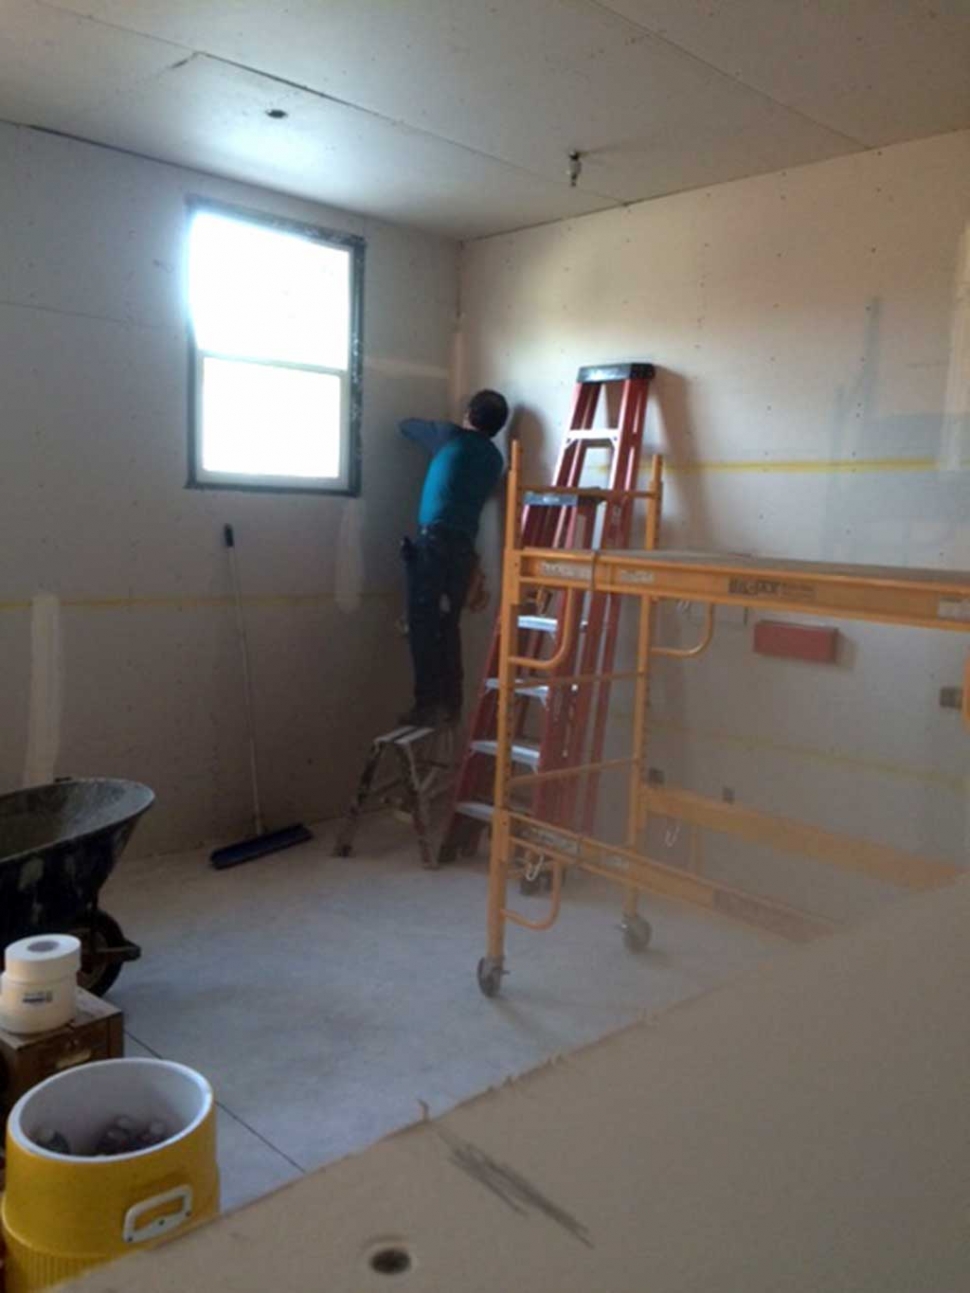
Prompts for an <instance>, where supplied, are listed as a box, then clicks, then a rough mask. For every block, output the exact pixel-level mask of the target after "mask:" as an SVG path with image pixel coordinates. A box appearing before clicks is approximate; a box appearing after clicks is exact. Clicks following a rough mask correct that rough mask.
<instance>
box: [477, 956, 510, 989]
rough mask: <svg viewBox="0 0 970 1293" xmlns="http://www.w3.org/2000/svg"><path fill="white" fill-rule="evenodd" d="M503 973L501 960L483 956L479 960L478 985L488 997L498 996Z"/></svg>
mask: <svg viewBox="0 0 970 1293" xmlns="http://www.w3.org/2000/svg"><path fill="white" fill-rule="evenodd" d="M503 973H504V971H503V969H502V962H501V961H493V960H492V959H491V957H488V956H483V957H482V959H481V960H480V961H479V962H478V986H479V987H480V988H481V990H482V992H483V993H484V994H485V996H486V997H497V996H498V990H499V988H500V987H501V986H502V974H503Z"/></svg>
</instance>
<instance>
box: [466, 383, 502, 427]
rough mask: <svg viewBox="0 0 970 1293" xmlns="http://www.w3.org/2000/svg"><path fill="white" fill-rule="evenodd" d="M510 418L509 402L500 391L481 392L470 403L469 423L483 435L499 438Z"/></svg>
mask: <svg viewBox="0 0 970 1293" xmlns="http://www.w3.org/2000/svg"><path fill="white" fill-rule="evenodd" d="M508 416H509V406H508V402H507V401H506V399H505V396H504V395H500V394H499V392H498V391H479V392H478V394H477V395H473V396H472V397H471V399H470V400H469V401H468V421H469V422H470V423H471V425H472V426H473V427H474V428H475V430H476V431H481V433H482V435H487V436H489V437H492V436H497V435H498V433H499V432H500V431H501V430H502V427H504V426H505V422H506V419H507V418H508Z"/></svg>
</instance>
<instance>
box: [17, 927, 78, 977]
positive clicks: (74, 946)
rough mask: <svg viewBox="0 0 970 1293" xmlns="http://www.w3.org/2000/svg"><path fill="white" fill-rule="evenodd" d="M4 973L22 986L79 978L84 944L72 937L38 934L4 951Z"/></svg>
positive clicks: (69, 935)
mask: <svg viewBox="0 0 970 1293" xmlns="http://www.w3.org/2000/svg"><path fill="white" fill-rule="evenodd" d="M3 959H4V972H5V973H6V974H7V975H8V976H9V977H10V978H11V979H17V980H19V981H20V982H21V983H50V982H51V981H52V980H54V979H64V978H67V977H68V976H70V977H71V978H73V977H74V976H76V974H77V972H78V970H79V969H80V968H81V944H80V942H79V941H78V940H77V939H76V938H75V937H74V936H73V935H72V934H36V935H34V937H33V938H21V939H19V940H18V941H17V942H16V943H11V944H10V946H9V947H8V948H7V950H6V951H5V952H4V958H3Z"/></svg>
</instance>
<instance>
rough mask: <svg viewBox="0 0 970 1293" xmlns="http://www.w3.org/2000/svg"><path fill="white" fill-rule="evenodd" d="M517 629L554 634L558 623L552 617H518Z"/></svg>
mask: <svg viewBox="0 0 970 1293" xmlns="http://www.w3.org/2000/svg"><path fill="white" fill-rule="evenodd" d="M519 628H520V629H531V630H532V632H533V633H555V632H556V631H557V630H558V628H559V621H558V620H557V619H556V618H555V616H553V615H520V616H519Z"/></svg>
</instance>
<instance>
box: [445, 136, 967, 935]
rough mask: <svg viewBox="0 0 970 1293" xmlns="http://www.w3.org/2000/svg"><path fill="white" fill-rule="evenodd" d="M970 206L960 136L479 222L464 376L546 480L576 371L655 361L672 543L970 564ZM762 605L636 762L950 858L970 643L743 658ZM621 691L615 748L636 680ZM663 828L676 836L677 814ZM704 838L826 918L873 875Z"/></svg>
mask: <svg viewBox="0 0 970 1293" xmlns="http://www.w3.org/2000/svg"><path fill="white" fill-rule="evenodd" d="M968 222H970V133H966V132H964V133H960V134H952V135H946V136H941V137H937V138H934V139H929V140H925V141H921V142H918V143H913V144H907V145H901V146H897V147H893V148H887V149H884V150H881V151H879V152H873V153H867V154H864V155H860V156H855V157H850V158H842V159H837V160H834V161H829V162H824V163H821V164H819V165H814V166H807V167H804V168H800V169H798V170H793V171H789V172H782V173H779V174H775V175H769V176H766V177H762V178H757V179H751V180H744V181H741V182H738V183H733V184H726V185H722V186H719V187H716V188H712V189H708V190H702V191H697V192H692V193H685V194H682V195H679V196H675V197H671V198H665V199H661V200H658V201H655V202H648V203H642V204H639V205H637V206H633V207H629V208H627V209H625V210H623V211H614V212H608V213H602V214H598V215H592V216H587V217H585V218H582V219H578V220H574V221H571V222H568V223H563V224H558V225H555V226H551V227H548V228H544V229H536V230H531V231H526V232H523V233H520V234H515V235H508V236H504V237H496V238H491V239H487V240H484V241H480V242H473V243H471V244H469V245H467V247H466V248H465V252H464V261H463V276H462V293H461V311H462V313H461V347H460V353H461V356H462V377H461V381H460V382H459V385H461V386H463V387H464V388H466V389H470V388H472V387H474V386H475V385H479V384H486V383H487V384H490V385H495V386H499V387H501V388H502V389H504V390H505V391H506V392H507V394H508V395H509V397H510V399H511V400H513V401H516V402H517V403H518V404H519V405H520V414H519V422H520V426H521V428H522V434H523V441H524V446H525V451H526V462H527V470H528V473H529V475H530V476H531V478H532V479H533V480H540V479H544V478H548V473H549V471H550V470H551V465H552V462H553V459H554V453H555V448H556V446H557V444H558V441H559V437H560V430H561V427H562V426H563V425H564V424H565V422H566V419H567V417H568V412H569V406H570V401H571V394H572V382H573V380H574V377H575V373H576V370H577V368H578V367H579V366H580V365H581V364H588V363H595V362H599V361H611V360H622V359H651V360H653V361H654V362H655V363H656V364H658V365H659V368H660V375H659V379H658V381H657V383H656V387H655V398H654V400H653V403H652V407H651V409H650V414H649V419H648V427H647V442H648V443H649V445H651V446H659V447H660V448H661V449H662V450H663V451H664V452H665V453H666V454H667V455H668V468H669V469H668V476H667V482H668V488H667V494H666V499H665V513H664V518H665V519H664V543H665V544H666V546H669V547H693V548H711V547H715V548H719V549H722V550H728V551H730V550H733V551H739V552H754V553H759V554H770V555H778V556H791V557H801V558H807V559H811V560H832V561H849V562H874V563H885V564H900V565H922V566H948V567H951V568H963V569H967V568H970V507H968V497H970V495H968V485H970V474H968V469H970V314H968V312H970V223H968ZM594 475H595V473H594ZM752 619H753V617H749V620H748V622H747V623H743V622H741V617H740V616H739V615H738V614H737V613H733V614H729V615H723V616H722V617H721V625H722V627H721V629H720V630H719V633H718V637H717V639H716V642H715V646H714V648H713V649H712V651H711V652H710V653H709V655H708V656H706V657H704V658H702V659H699V660H696V661H692V662H688V663H683V662H680V663H674V662H670V661H665V662H662V663H661V664H660V666H659V667H658V669H657V671H656V686H655V689H654V695H653V705H652V725H653V737H652V745H651V752H650V759H649V762H650V763H651V764H652V765H654V766H655V767H657V768H659V769H661V770H662V771H663V772H664V774H665V776H666V779H667V781H668V783H673V784H681V785H686V786H688V787H690V788H692V789H695V790H698V791H701V792H702V793H706V794H710V795H715V796H719V795H721V794H722V793H723V791H724V790H725V788H727V789H728V790H730V791H733V793H734V795H735V797H736V799H737V801H738V802H740V803H748V804H752V805H754V806H756V807H760V808H763V809H767V810H772V811H775V812H777V813H781V814H786V815H790V816H796V817H802V818H805V819H807V820H809V821H815V822H818V823H819V824H821V825H825V826H828V827H830V828H832V829H836V830H842V831H848V832H852V833H856V834H861V835H865V836H867V837H869V838H873V839H876V840H885V841H886V842H891V843H894V844H896V845H898V846H901V847H904V848H909V849H912V850H916V851H921V852H925V853H929V854H931V855H936V856H943V857H947V858H951V859H953V860H956V861H962V860H963V858H964V857H965V855H966V851H967V844H968V815H967V793H968V782H967V774H968V768H970V734H968V732H967V731H966V729H965V728H963V727H962V726H961V723H960V719H959V715H958V714H957V713H956V712H954V711H953V710H943V709H940V707H939V704H938V692H939V689H940V688H941V687H944V686H952V685H959V683H960V680H961V677H962V665H963V658H964V652H965V650H966V649H967V641H966V638H965V637H963V636H960V637H957V636H956V635H953V636H950V635H943V634H937V635H933V634H931V633H928V632H926V633H924V632H918V631H915V630H895V631H893V630H891V629H884V628H881V627H876V626H865V625H860V624H843V625H840V626H839V627H840V628H841V629H842V632H843V639H842V644H841V652H840V657H839V663H838V664H837V665H835V666H818V665H809V664H804V663H799V662H792V661H786V660H776V659H765V658H761V657H756V656H754V655H753V654H752V622H751V620H752ZM661 631H662V633H663V635H664V636H665V637H666V638H667V639H668V640H670V641H672V642H673V641H677V640H680V641H682V642H688V641H690V640H691V638H692V637H694V638H696V637H698V636H699V634H700V620H699V617H698V616H697V615H696V614H685V613H678V612H676V611H674V612H666V613H665V615H664V619H663V622H662V625H661ZM628 641H629V636H628V637H627V642H628ZM614 709H615V711H616V714H615V717H616V723H615V724H614V732H613V738H614V740H615V741H618V740H619V738H620V735H621V734H622V727H623V719H624V711H625V714H626V716H627V717H628V715H629V693H626V694H624V693H622V692H620V691H619V690H618V691H617V692H616V693H615V699H614ZM606 802H607V805H608V806H609V805H612V811H613V812H615V807H616V803H617V800H616V797H613V798H612V799H611V798H610V797H609V795H608V796H607V800H606ZM609 816H610V812H607V817H609ZM607 824H609V823H607ZM651 843H652V845H653V847H654V848H655V850H656V851H658V852H659V853H660V855H661V856H663V857H664V858H667V859H673V860H685V859H686V857H687V855H688V851H689V850H688V843H689V841H688V839H687V832H686V831H685V830H684V831H678V830H677V829H676V826H675V825H674V824H672V823H669V822H666V823H658V824H656V829H655V830H654V832H653V835H652V837H651ZM702 843H703V858H704V865H707V866H708V867H709V868H710V869H711V870H712V871H721V872H722V873H724V874H727V875H729V876H732V877H734V878H736V879H738V878H742V877H747V878H748V879H749V880H756V881H757V883H758V887H760V888H761V889H762V890H765V891H768V892H775V893H778V894H779V895H780V896H782V897H788V898H791V899H795V900H798V901H801V902H803V903H805V904H806V905H808V906H811V907H814V908H815V909H816V910H821V911H823V912H824V911H828V912H829V913H830V914H833V915H840V914H846V913H848V912H854V911H858V910H861V909H863V908H865V907H866V906H868V905H869V904H870V903H871V902H873V901H877V900H879V899H880V898H881V897H882V896H883V894H882V892H881V891H880V890H879V888H878V886H876V885H874V884H873V883H872V882H869V881H862V880H858V881H853V882H851V883H850V881H849V880H848V878H844V877H842V878H839V877H835V878H833V876H832V874H831V873H830V872H829V871H827V870H826V868H824V867H821V866H819V865H814V866H811V865H808V864H805V863H803V862H801V861H797V862H793V861H791V860H788V859H784V858H782V857H779V856H772V855H765V856H760V855H758V854H756V852H755V851H754V850H752V849H750V848H744V849H740V848H732V847H731V845H730V843H729V842H728V841H726V840H723V839H721V840H720V841H719V840H717V838H716V837H712V836H707V837H705V838H704V840H703V841H702ZM696 860H697V859H696V857H695V861H696ZM836 881H837V882H836Z"/></svg>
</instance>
